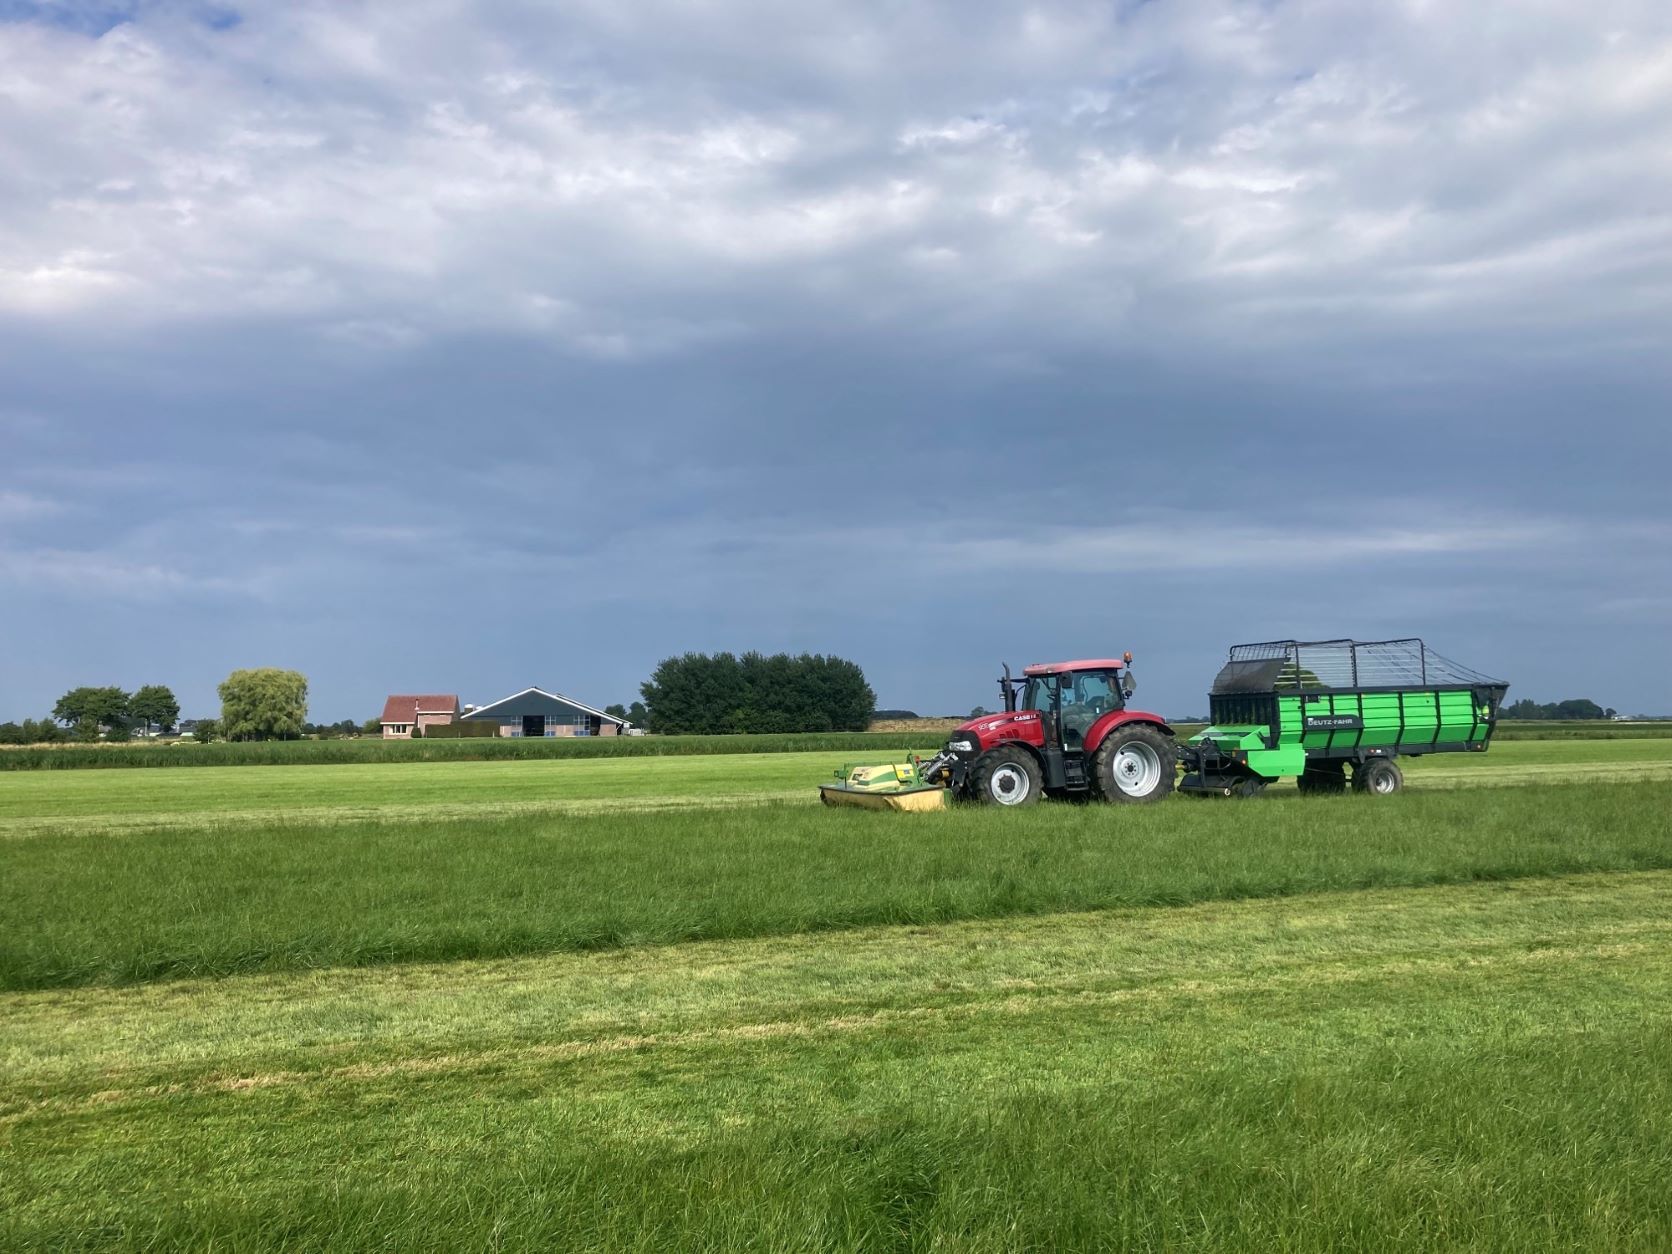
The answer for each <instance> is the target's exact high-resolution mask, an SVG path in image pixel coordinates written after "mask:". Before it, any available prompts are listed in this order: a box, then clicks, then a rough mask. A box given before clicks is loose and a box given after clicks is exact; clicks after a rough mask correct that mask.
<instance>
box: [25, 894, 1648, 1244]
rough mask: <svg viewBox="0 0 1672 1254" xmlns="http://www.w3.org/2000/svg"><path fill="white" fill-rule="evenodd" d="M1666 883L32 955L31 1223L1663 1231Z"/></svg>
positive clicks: (164, 1234)
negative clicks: (249, 955)
mask: <svg viewBox="0 0 1672 1254" xmlns="http://www.w3.org/2000/svg"><path fill="white" fill-rule="evenodd" d="M1669 887H1672V876H1668V875H1666V874H1649V875H1635V876H1582V877H1574V878H1564V879H1553V880H1543V881H1520V882H1516V883H1511V884H1482V883H1471V884H1463V885H1454V886H1448V887H1442V888H1430V889H1424V890H1412V889H1395V890H1382V891H1372V892H1363V893H1353V894H1331V895H1325V896H1316V897H1304V898H1295V899H1289V900H1281V901H1270V900H1268V901H1252V902H1238V903H1215V904H1211V905H1198V906H1194V907H1190V908H1185V909H1177V910H1134V911H1115V912H1110V913H1105V914H1096V915H1078V916H1066V917H1065V916H1051V917H1047V918H1039V919H1028V920H1012V921H1006V922H1001V923H972V924H959V925H954V926H950V927H945V928H935V929H927V930H923V929H904V930H902V929H877V930H867V931H861V932H855V933H851V934H848V935H843V936H825V937H793V938H782V939H774V940H772V941H741V942H724V943H716V944H704V945H694V946H680V947H674V948H668V949H659V950H641V951H629V952H623V953H618V954H608V955H605V954H597V955H571V956H562V957H553V958H543V959H522V960H518V961H512V962H503V963H493V964H465V965H462V966H441V967H423V968H405V969H388V970H383V971H378V972H349V971H326V972H316V973H297V974H291V975H282V976H280V975H273V976H255V977H239V978H235V979H232V980H227V981H223V982H193V983H187V984H179V985H168V986H151V987H143V988H134V989H83V990H76V991H70V992H56V993H50V994H48V993H28V994H16V993H14V994H8V995H5V996H4V997H0V1010H3V1011H4V1013H0V1057H3V1058H4V1059H5V1060H6V1063H7V1066H6V1069H5V1079H4V1080H3V1081H0V1110H3V1112H4V1113H3V1114H0V1129H3V1131H0V1241H3V1242H4V1244H5V1245H6V1247H7V1248H17V1249H30V1248H37V1247H59V1248H61V1247H65V1246H89V1245H100V1246H105V1247H113V1248H182V1247H194V1248H200V1247H207V1246H226V1247H237V1248H252V1249H272V1248H363V1247H367V1246H377V1247H380V1248H433V1247H437V1246H446V1247H449V1248H454V1247H459V1248H463V1247H468V1248H484V1247H493V1248H501V1247H503V1248H513V1247H515V1248H563V1249H645V1250H650V1249H676V1248H677V1249H731V1248H762V1249H840V1250H849V1249H851V1250H859V1249H865V1250H875V1249H916V1248H951V1249H981V1250H986V1249H1000V1250H1007V1249H1017V1250H1022V1249H1088V1248H1111V1247H1124V1246H1133V1247H1144V1248H1149V1247H1163V1246H1181V1247H1188V1248H1239V1249H1247V1248H1262V1249H1263V1248H1283V1249H1289V1250H1338V1249H1362V1250H1386V1249H1403V1250H1430V1249H1434V1248H1448V1247H1467V1248H1482V1249H1486V1248H1491V1249H1536V1248H1614V1249H1643V1250H1651V1249H1660V1248H1664V1247H1665V1245H1666V1243H1667V1241H1668V1239H1672V1195H1669V1194H1668V1193H1667V1191H1666V1189H1665V1187H1664V1181H1665V1177H1666V1173H1667V1171H1668V1170H1669V1169H1672V1128H1669V1126H1668V1124H1667V1122H1666V1120H1665V1119H1664V1118H1663V1117H1662V1115H1663V1112H1664V1110H1665V1109H1666V1108H1667V1106H1668V1103H1669V1102H1672V1032H1669V1031H1668V1028H1669V1027H1672V996H1669V994H1672V925H1669V924H1668V922H1667V919H1666V915H1665V911H1664V909H1663V908H1662V903H1663V902H1664V899H1665V894H1666V892H1667V891H1668V888H1669Z"/></svg>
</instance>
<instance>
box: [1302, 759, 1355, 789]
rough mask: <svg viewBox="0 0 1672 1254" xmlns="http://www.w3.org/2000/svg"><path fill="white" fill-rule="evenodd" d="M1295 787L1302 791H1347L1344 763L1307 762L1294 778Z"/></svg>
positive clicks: (1338, 761)
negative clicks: (1304, 767)
mask: <svg viewBox="0 0 1672 1254" xmlns="http://www.w3.org/2000/svg"><path fill="white" fill-rule="evenodd" d="M1295 787H1296V788H1298V789H1300V791H1301V792H1304V793H1314V794H1323V793H1342V792H1346V791H1347V771H1346V763H1344V762H1342V761H1340V760H1339V759H1337V760H1336V761H1333V762H1331V761H1327V760H1326V761H1323V762H1309V763H1308V764H1307V767H1306V769H1305V770H1304V771H1302V772H1301V773H1300V775H1299V776H1298V777H1297V778H1296V779H1295Z"/></svg>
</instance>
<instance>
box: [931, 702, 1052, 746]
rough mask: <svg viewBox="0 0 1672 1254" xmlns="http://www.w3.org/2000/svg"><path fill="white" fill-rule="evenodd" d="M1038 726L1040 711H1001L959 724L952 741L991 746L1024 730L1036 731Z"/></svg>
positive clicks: (953, 733)
mask: <svg viewBox="0 0 1672 1254" xmlns="http://www.w3.org/2000/svg"><path fill="white" fill-rule="evenodd" d="M1038 726H1039V711H1038V710H1017V711H1016V712H1015V713H1014V714H1006V713H1005V712H1004V711H1003V710H1000V711H999V712H998V713H997V714H983V715H982V716H981V717H980V718H972V719H969V720H968V721H966V722H963V723H959V724H958V726H957V728H956V729H954V731H953V732H952V736H951V739H953V740H977V741H980V742H981V743H982V744H991V743H992V742H993V741H994V740H1008V739H1010V738H1012V737H1014V736H1016V735H1017V733H1018V732H1020V731H1022V730H1023V729H1036V728H1038ZM1007 733H1008V734H1007Z"/></svg>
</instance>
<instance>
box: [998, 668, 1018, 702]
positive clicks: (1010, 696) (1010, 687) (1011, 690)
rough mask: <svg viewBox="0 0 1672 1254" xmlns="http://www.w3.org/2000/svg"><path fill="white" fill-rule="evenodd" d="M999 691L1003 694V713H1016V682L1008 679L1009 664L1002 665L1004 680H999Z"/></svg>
mask: <svg viewBox="0 0 1672 1254" xmlns="http://www.w3.org/2000/svg"><path fill="white" fill-rule="evenodd" d="M999 691H1000V692H1001V693H1003V694H1004V712H1005V713H1006V714H1014V713H1016V681H1015V680H1014V679H1012V678H1010V663H1009V662H1006V663H1005V664H1004V678H1003V679H1001V680H999Z"/></svg>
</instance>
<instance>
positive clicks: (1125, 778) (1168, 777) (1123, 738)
mask: <svg viewBox="0 0 1672 1254" xmlns="http://www.w3.org/2000/svg"><path fill="white" fill-rule="evenodd" d="M1092 772H1093V775H1094V776H1095V778H1096V780H1097V788H1098V791H1099V792H1101V793H1102V794H1103V799H1104V800H1105V801H1119V802H1125V803H1128V804H1130V803H1133V802H1138V803H1143V802H1149V801H1160V800H1161V798H1163V797H1165V796H1166V795H1167V794H1168V793H1170V792H1172V791H1173V781H1174V778H1175V776H1177V774H1178V745H1177V743H1175V742H1174V740H1173V738H1172V737H1171V736H1169V735H1167V734H1166V733H1165V732H1163V731H1161V730H1160V729H1159V728H1156V727H1150V726H1148V725H1146V724H1143V723H1130V724H1128V725H1127V726H1125V727H1117V728H1116V729H1115V730H1114V731H1112V732H1110V733H1109V735H1108V738H1107V739H1105V740H1104V741H1103V743H1102V744H1101V745H1099V746H1098V747H1097V754H1096V756H1095V757H1094V758H1093V759H1092Z"/></svg>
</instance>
